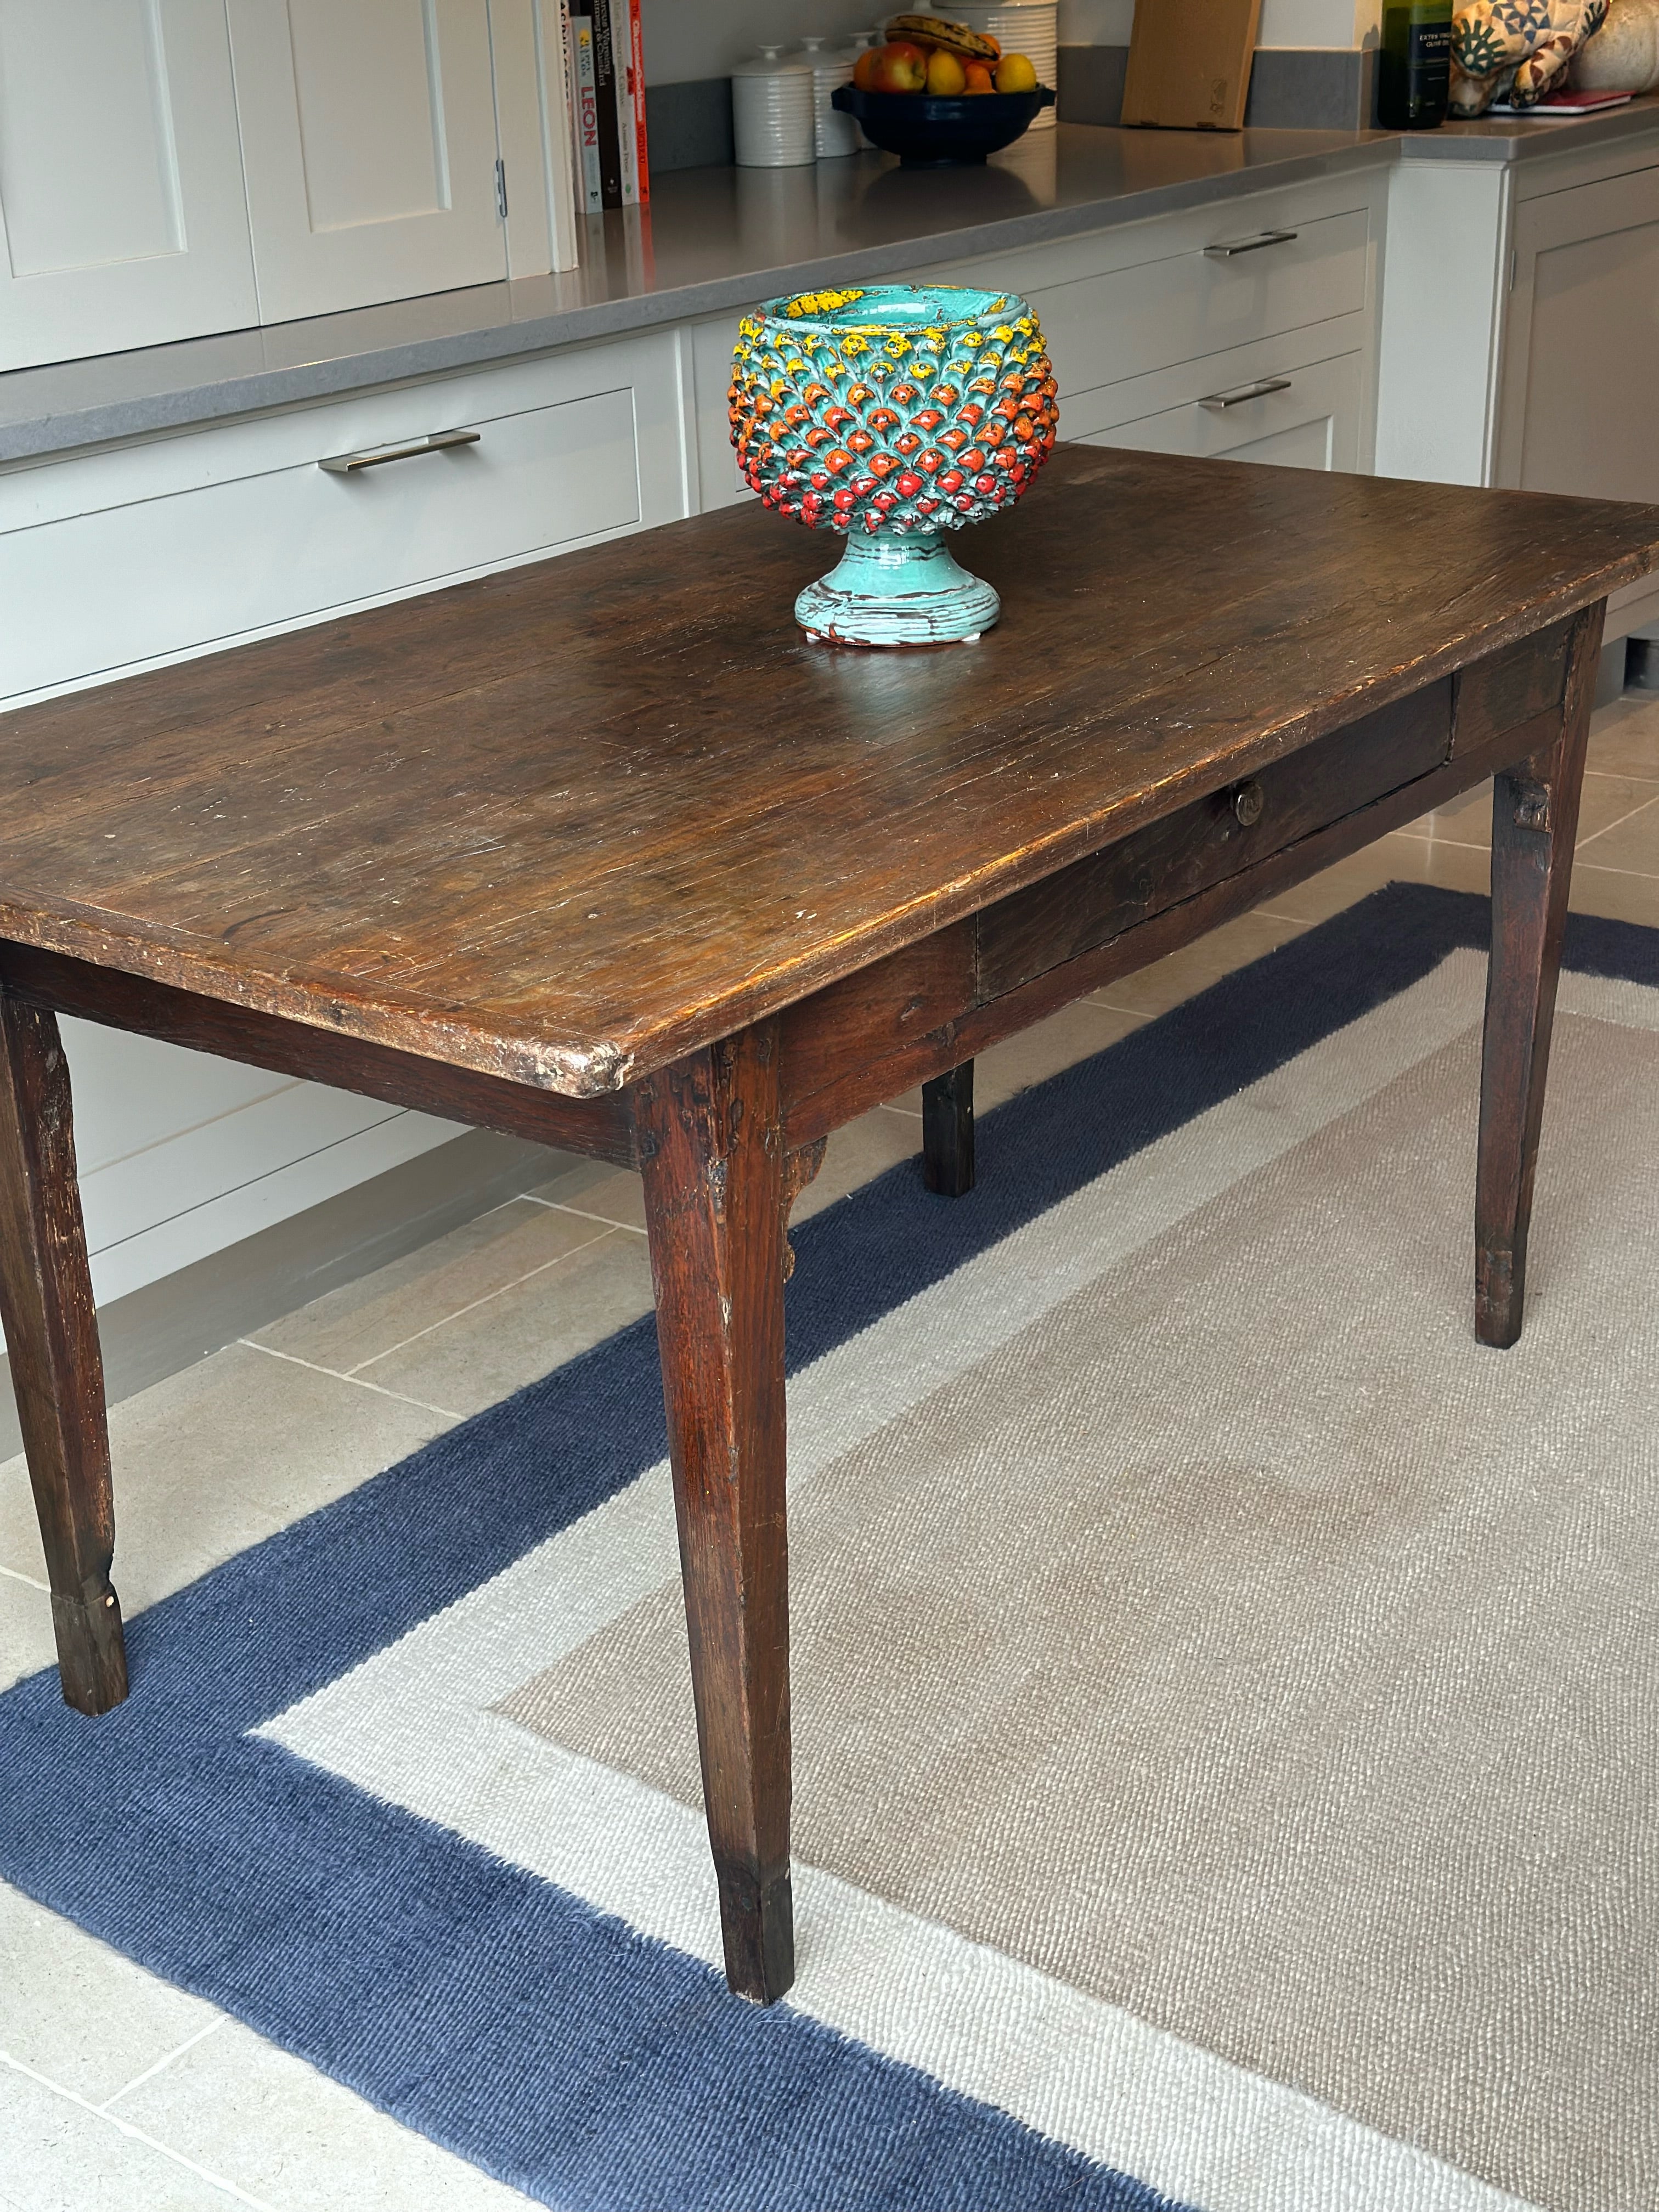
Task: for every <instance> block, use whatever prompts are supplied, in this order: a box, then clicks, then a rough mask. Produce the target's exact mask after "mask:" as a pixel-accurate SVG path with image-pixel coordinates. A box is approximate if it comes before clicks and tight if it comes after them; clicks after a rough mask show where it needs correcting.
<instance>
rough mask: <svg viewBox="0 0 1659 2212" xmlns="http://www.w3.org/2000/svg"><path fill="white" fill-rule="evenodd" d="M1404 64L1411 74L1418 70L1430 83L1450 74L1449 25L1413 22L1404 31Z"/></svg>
mask: <svg viewBox="0 0 1659 2212" xmlns="http://www.w3.org/2000/svg"><path fill="white" fill-rule="evenodd" d="M1406 66H1407V69H1408V70H1410V71H1411V73H1412V75H1413V76H1417V75H1418V73H1419V70H1420V71H1421V73H1422V75H1423V76H1424V77H1425V78H1426V79H1427V80H1428V82H1430V83H1431V84H1432V83H1435V82H1444V81H1446V80H1448V79H1449V77H1450V76H1451V25H1450V24H1449V23H1413V25H1412V27H1411V28H1410V30H1409V31H1408V32H1407V33H1406Z"/></svg>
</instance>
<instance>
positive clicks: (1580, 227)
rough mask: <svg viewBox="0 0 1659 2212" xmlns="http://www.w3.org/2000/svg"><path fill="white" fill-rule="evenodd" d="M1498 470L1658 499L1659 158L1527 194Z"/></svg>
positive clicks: (1573, 487) (1533, 480) (1610, 495)
mask: <svg viewBox="0 0 1659 2212" xmlns="http://www.w3.org/2000/svg"><path fill="white" fill-rule="evenodd" d="M1514 270H1515V283H1514V287H1513V289H1512V291H1511V293H1510V324H1509V331H1508V358H1507V360H1506V362H1505V368H1504V404H1503V413H1502V416H1501V419H1500V428H1499V439H1498V468H1497V478H1498V483H1501V484H1516V485H1519V486H1520V487H1521V488H1522V489H1524V490H1527V491H1565V492H1577V493H1580V494H1582V495H1585V496H1596V497H1600V498H1603V499H1640V500H1659V407H1656V405H1655V404H1654V394H1655V386H1656V379H1659V169H1641V170H1638V171H1636V172H1635V173H1633V174H1631V175H1628V176H1622V177H1609V178H1607V179H1605V180H1603V181H1602V182H1601V183H1599V184H1591V185H1580V186H1579V187H1578V188H1577V190H1575V191H1562V192H1552V193H1550V194H1548V195H1547V197H1540V198H1537V199H1533V200H1527V201H1523V202H1522V204H1521V206H1520V208H1519V209H1518V210H1517V211H1516V223H1515V263H1514Z"/></svg>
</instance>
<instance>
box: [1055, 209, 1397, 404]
mask: <svg viewBox="0 0 1659 2212" xmlns="http://www.w3.org/2000/svg"><path fill="white" fill-rule="evenodd" d="M1227 214H1228V211H1227V210H1225V209H1223V210H1218V212H1217V221H1216V227H1215V228H1216V239H1217V241H1218V243H1220V244H1225V243H1228V242H1241V240H1242V239H1243V238H1248V237H1249V236H1250V235H1252V234H1251V233H1249V231H1248V230H1247V231H1246V232H1244V233H1243V234H1240V233H1238V232H1237V230H1236V229H1230V228H1228V222H1227ZM1234 220H1235V222H1237V217H1235V219H1234ZM1369 228H1370V222H1369V218H1368V216H1367V215H1366V212H1365V210H1364V209H1363V208H1358V209H1355V210H1353V211H1352V213H1350V214H1347V215H1334V216H1322V217H1320V218H1319V219H1318V220H1317V221H1316V222H1308V223H1303V224H1301V225H1300V226H1298V227H1297V228H1296V233H1295V235H1294V237H1291V238H1285V239H1282V240H1279V241H1277V242H1276V243H1273V244H1272V245H1264V246H1261V247H1260V248H1259V249H1257V250H1255V251H1250V252H1238V253H1236V254H1234V255H1232V256H1231V257H1230V258H1226V259H1214V258H1211V257H1210V255H1208V254H1206V253H1180V254H1175V255H1173V256H1171V257H1170V258H1169V259H1168V260H1161V261H1149V262H1142V263H1140V264H1138V265H1135V266H1133V267H1130V268H1127V269H1115V270H1109V272H1107V273H1106V274H1104V275H1103V276H1083V277H1079V278H1078V279H1077V280H1076V281H1075V282H1073V283H1069V284H1057V285H1054V286H1053V287H1052V288H1050V289H1046V290H1039V291H1036V292H1034V293H1032V294H1031V295H1030V300H1031V305H1032V306H1033V307H1035V308H1036V312H1037V314H1038V317H1039V318H1040V319H1041V321H1042V329H1043V334H1044V336H1045V337H1047V339H1048V350H1049V353H1050V354H1051V356H1053V359H1054V374H1055V375H1056V377H1057V378H1058V379H1059V382H1060V397H1061V398H1062V399H1064V398H1066V395H1067V394H1069V393H1073V392H1090V391H1092V390H1094V389H1095V388H1096V387H1097V386H1099V385H1103V384H1112V383H1115V382H1116V381H1118V380H1120V379H1121V378H1123V377H1127V376H1144V375H1146V374H1148V373H1149V372H1150V371H1152V370H1153V369H1158V368H1173V367H1175V366H1176V364H1177V363H1179V362H1186V361H1194V360H1196V359H1198V358H1199V357H1200V356H1203V355H1206V354H1213V353H1220V352H1223V351H1225V349H1227V348H1228V347H1230V346H1240V345H1247V344H1249V343H1251V342H1252V341H1253V340H1255V339H1258V338H1264V337H1275V336H1277V335H1278V334H1279V333H1280V332H1282V331H1292V330H1298V329H1300V328H1301V327H1302V326H1303V325H1305V324H1308V323H1318V322H1325V321H1328V320H1329V319H1330V318H1331V317H1332V316H1334V315H1346V314H1352V313H1357V312H1358V310H1360V309H1361V308H1363V307H1364V304H1365V271H1366V262H1367V255H1368V248H1367V235H1368V232H1369Z"/></svg>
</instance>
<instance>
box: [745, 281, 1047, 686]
mask: <svg viewBox="0 0 1659 2212" xmlns="http://www.w3.org/2000/svg"><path fill="white" fill-rule="evenodd" d="M730 397H731V403H732V444H733V445H734V446H735V447H737V451H738V462H739V464H740V465H741V467H742V470H743V473H744V477H746V479H747V480H748V482H749V483H750V485H752V487H753V488H754V489H755V490H756V491H757V492H758V493H759V494H760V495H761V497H762V498H763V500H764V501H765V502H766V504H767V505H768V506H769V507H775V509H776V510H777V512H778V513H780V514H787V515H789V516H791V517H793V519H794V520H796V521H798V522H804V523H805V524H806V525H807V526H808V527H809V528H811V529H814V530H833V531H836V532H839V533H841V534H842V536H844V537H845V538H846V540H847V549H846V551H845V552H844V553H843V554H842V559H841V563H840V566H839V567H838V568H835V569H834V570H833V571H832V572H831V573H830V574H829V575H827V576H825V577H823V578H821V579H820V580H819V581H818V582H817V583H816V584H809V585H808V586H807V587H806V589H805V591H804V592H802V593H801V594H800V597H799V599H797V600H796V602H795V619H796V621H797V622H798V623H800V625H801V627H802V629H805V631H806V633H807V635H809V636H811V637H814V638H827V639H830V640H832V641H835V642H836V643H837V644H843V645H941V644H947V643H950V642H951V641H958V640H969V639H972V638H975V637H977V636H978V635H979V634H980V632H981V630H984V629H988V628H989V627H990V625H991V624H992V623H994V621H995V620H996V618H997V615H998V612H999V608H1000V603H999V601H998V599H997V595H996V593H995V592H994V591H993V590H992V588H991V586H989V585H988V584H986V583H982V582H981V580H980V579H979V578H978V577H977V576H970V575H969V574H968V572H967V570H966V569H964V568H960V567H959V566H958V565H957V562H956V561H955V559H954V558H953V557H952V556H951V550H950V547H949V544H947V542H946V541H947V537H948V533H949V532H951V531H954V530H960V529H961V528H962V527H963V525H964V524H966V523H969V522H983V521H985V520H987V517H989V516H991V515H993V514H995V513H997V512H998V510H999V509H1000V508H1002V507H1012V505H1013V503H1014V501H1016V500H1017V499H1018V497H1019V496H1020V495H1021V493H1022V492H1024V490H1025V489H1027V487H1028V486H1029V485H1030V482H1031V479H1032V478H1033V477H1035V476H1036V472H1037V471H1038V470H1039V469H1040V468H1041V467H1042V464H1043V462H1044V461H1045V460H1046V459H1048V455H1049V453H1051V452H1052V450H1053V448H1054V431H1055V426H1056V424H1057V423H1058V422H1059V419H1060V408H1059V403H1058V400H1057V398H1056V396H1055V387H1054V370H1053V368H1052V366H1051V365H1050V363H1049V360H1048V353H1047V351H1046V349H1045V348H1044V346H1043V343H1042V331H1040V330H1039V329H1038V328H1037V321H1036V316H1035V315H1034V314H1033V313H1031V310H1030V307H1027V306H1026V304H1025V302H1024V301H1023V300H1020V299H1018V298H1016V297H1015V295H1013V294H1012V292H980V291H971V290H968V289H960V288H957V287H951V286H944V285H931V286H927V287H925V288H922V287H917V286H915V285H909V284H883V285H874V286H871V287H868V288H866V289H859V290H853V291H841V292H802V293H799V294H798V295H796V297H795V298H793V299H791V300H772V301H768V302H767V304H766V305H765V306H764V307H761V308H760V309H758V310H757V312H756V313H753V314H751V315H745V316H744V319H743V322H742V324H741V325H740V326H739V329H738V345H737V351H736V354H735V356H734V357H733V361H732V389H731V395H730Z"/></svg>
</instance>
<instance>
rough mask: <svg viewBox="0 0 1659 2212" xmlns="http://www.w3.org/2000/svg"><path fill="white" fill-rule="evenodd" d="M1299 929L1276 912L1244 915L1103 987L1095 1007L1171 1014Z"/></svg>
mask: <svg viewBox="0 0 1659 2212" xmlns="http://www.w3.org/2000/svg"><path fill="white" fill-rule="evenodd" d="M1301 927H1302V925H1301V922H1300V920H1299V919H1297V918H1295V917H1290V916H1287V915H1284V914H1282V913H1280V912H1279V910H1278V909H1277V908H1275V909H1274V910H1273V912H1272V913H1271V914H1270V913H1268V912H1267V909H1265V908H1263V909H1261V910H1260V911H1258V912H1257V913H1255V914H1244V915H1239V916H1238V917H1237V920H1236V921H1229V922H1224V923H1223V925H1222V927H1220V928H1219V929H1214V930H1212V931H1211V932H1210V933H1209V935H1208V936H1207V937H1200V939H1198V940H1197V941H1196V942H1195V943H1194V944H1192V945H1183V946H1182V949H1181V951H1179V952H1171V953H1170V954H1169V955H1168V957H1166V958H1164V959H1163V960H1156V961H1154V962H1153V963H1152V966H1151V967H1150V968H1140V969H1136V971H1135V972H1134V974H1133V975H1121V976H1120V977H1119V978H1118V980H1117V981H1116V982H1115V983H1106V984H1103V986H1102V987H1101V988H1100V989H1099V990H1098V991H1096V992H1094V993H1093V994H1091V1001H1092V1003H1093V1004H1094V1005H1095V1006H1110V1007H1114V1008H1115V1009H1117V1010H1118V1011H1120V1012H1125V1013H1133V1014H1142V1015H1146V1014H1163V1013H1167V1012H1169V1010H1170V1007H1171V1006H1179V1005H1180V1003H1181V1001H1182V1000H1183V999H1190V998H1191V997H1192V996H1193V994H1194V992H1197V991H1203V990H1206V989H1207V988H1208V987H1209V986H1210V985H1211V984H1212V983H1214V982H1218V981H1219V980H1220V978H1221V977H1222V976H1223V975H1231V972H1232V970H1233V969H1235V968H1243V967H1245V966H1247V965H1248V963H1249V962H1250V961H1252V960H1259V959H1261V956H1262V955H1263V953H1266V952H1272V951H1274V949H1275V948H1276V947H1277V946H1279V945H1283V944H1285V942H1287V940H1288V939H1291V938H1292V937H1295V936H1297V934H1298V933H1299V932H1300V929H1301Z"/></svg>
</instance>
